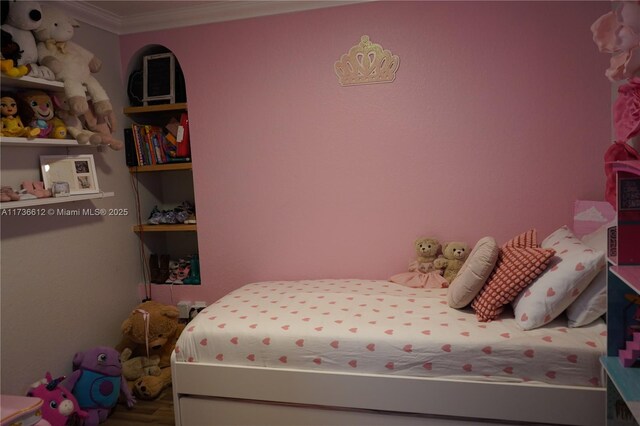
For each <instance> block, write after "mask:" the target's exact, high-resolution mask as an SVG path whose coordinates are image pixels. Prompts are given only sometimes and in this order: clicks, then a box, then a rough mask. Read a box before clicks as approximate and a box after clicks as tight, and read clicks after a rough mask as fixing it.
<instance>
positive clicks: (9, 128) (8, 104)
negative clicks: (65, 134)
mask: <svg viewBox="0 0 640 426" xmlns="http://www.w3.org/2000/svg"><path fill="white" fill-rule="evenodd" d="M0 113H2V133H1V134H2V136H14V137H26V138H27V139H33V138H35V137H36V136H38V135H39V134H40V129H38V128H31V127H25V125H24V124H23V123H22V119H21V118H20V116H19V115H18V103H17V102H16V100H15V99H14V98H13V96H9V95H2V97H1V98H0Z"/></svg>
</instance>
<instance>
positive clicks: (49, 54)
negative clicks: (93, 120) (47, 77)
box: [33, 3, 115, 129]
mask: <svg viewBox="0 0 640 426" xmlns="http://www.w3.org/2000/svg"><path fill="white" fill-rule="evenodd" d="M78 26H79V25H78V23H77V22H76V20H75V19H73V18H71V17H69V16H67V15H66V14H65V13H64V12H63V11H62V10H60V9H58V8H56V7H54V6H52V5H50V4H48V3H43V4H42V24H41V25H40V28H38V29H37V30H35V31H34V32H33V33H34V35H35V37H36V40H37V41H38V59H39V61H40V63H41V64H43V65H46V66H48V67H49V68H50V69H51V70H52V71H53V72H54V74H55V76H56V80H58V81H62V82H63V83H64V91H65V95H66V97H67V103H68V105H69V111H70V112H71V113H72V114H73V115H76V116H81V115H82V114H84V113H86V112H87V110H88V109H89V104H88V101H87V95H86V94H85V87H86V91H87V93H88V94H89V96H90V97H91V99H92V100H93V104H94V106H95V109H96V114H97V115H98V116H101V117H105V118H106V120H107V121H108V122H109V123H110V127H111V128H112V129H113V128H114V127H115V114H114V113H113V107H112V106H111V101H110V100H109V96H108V95H107V93H106V92H105V90H104V88H103V87H102V85H101V84H100V83H99V82H98V80H96V78H95V77H93V75H91V74H92V73H96V72H98V71H99V70H100V68H101V67H102V61H101V60H100V59H98V58H97V57H96V56H95V55H94V54H93V53H91V52H89V51H88V50H87V49H85V48H83V47H81V46H79V45H78V44H77V43H75V42H73V41H71V38H72V37H73V35H74V31H75V30H74V27H78Z"/></svg>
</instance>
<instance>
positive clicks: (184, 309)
mask: <svg viewBox="0 0 640 426" xmlns="http://www.w3.org/2000/svg"><path fill="white" fill-rule="evenodd" d="M192 307H193V304H192V303H191V301H188V300H181V301H180V302H178V312H179V315H180V319H184V320H188V319H189V314H190V313H191V308H192Z"/></svg>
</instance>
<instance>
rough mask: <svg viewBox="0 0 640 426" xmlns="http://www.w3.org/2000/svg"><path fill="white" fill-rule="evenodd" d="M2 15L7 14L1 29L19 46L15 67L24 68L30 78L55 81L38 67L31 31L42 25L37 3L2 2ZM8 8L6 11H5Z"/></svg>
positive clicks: (40, 11)
mask: <svg viewBox="0 0 640 426" xmlns="http://www.w3.org/2000/svg"><path fill="white" fill-rule="evenodd" d="M2 8H3V9H4V12H3V13H7V17H6V19H5V21H4V22H3V23H2V29H3V30H4V31H6V32H8V33H9V34H11V37H12V39H13V41H14V42H15V43H17V44H18V45H19V46H20V51H21V52H20V55H21V56H20V59H18V63H17V64H16V66H26V67H27V69H28V70H29V71H28V73H27V75H29V76H31V77H38V78H44V79H47V80H55V75H54V74H53V72H52V71H51V70H50V69H49V68H47V67H46V66H42V65H38V49H37V48H36V41H35V39H34V37H33V33H32V32H31V31H32V30H36V29H38V28H39V27H40V25H41V24H42V8H41V6H40V3H38V2H37V1H7V0H3V1H2ZM6 8H8V11H7V9H6Z"/></svg>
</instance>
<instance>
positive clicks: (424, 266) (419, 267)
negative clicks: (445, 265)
mask: <svg viewBox="0 0 640 426" xmlns="http://www.w3.org/2000/svg"><path fill="white" fill-rule="evenodd" d="M414 245H415V248H416V254H417V256H416V259H415V260H413V261H412V262H411V263H409V272H415V271H418V272H422V273H427V272H431V271H433V270H434V269H435V268H434V266H433V261H434V260H436V259H437V258H438V254H439V253H440V243H439V242H438V240H436V239H435V238H430V237H421V238H418V239H417V240H416V241H415V242H414Z"/></svg>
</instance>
